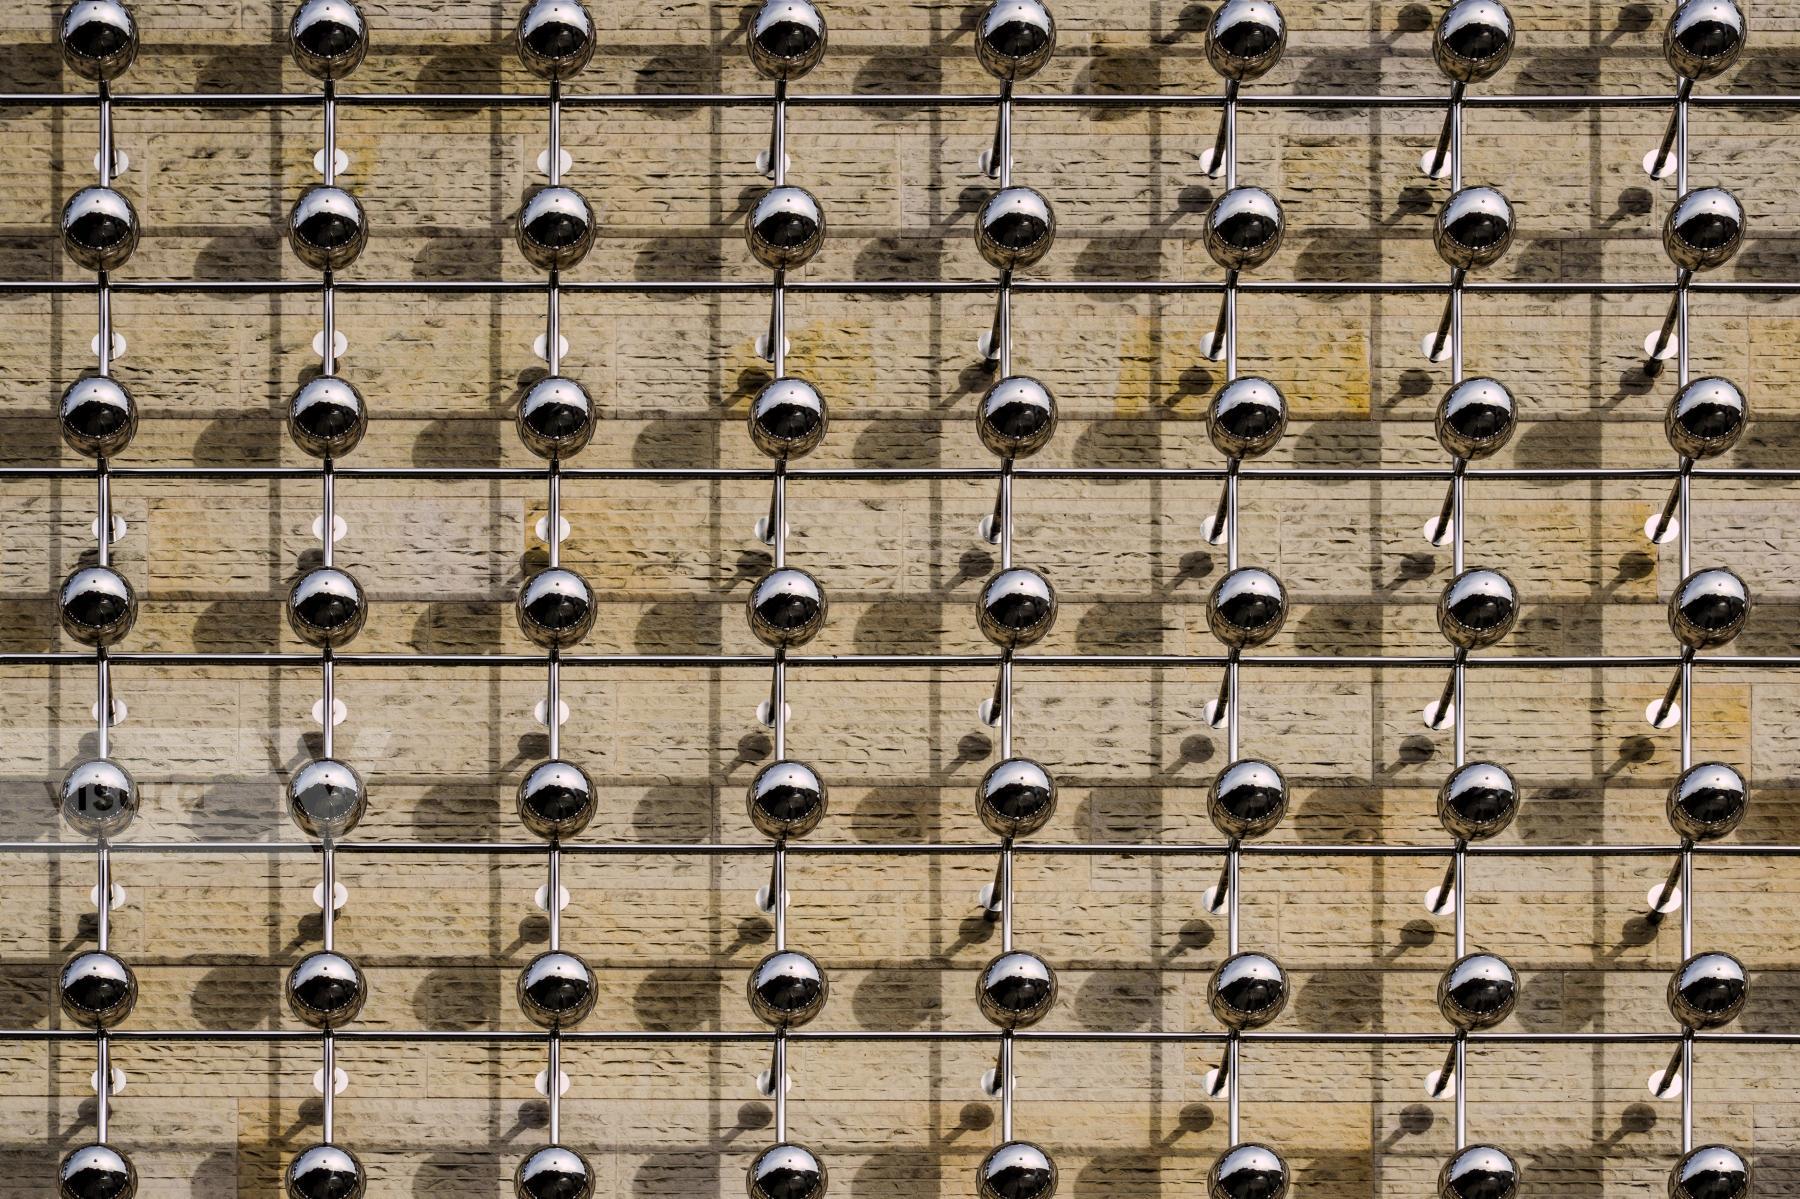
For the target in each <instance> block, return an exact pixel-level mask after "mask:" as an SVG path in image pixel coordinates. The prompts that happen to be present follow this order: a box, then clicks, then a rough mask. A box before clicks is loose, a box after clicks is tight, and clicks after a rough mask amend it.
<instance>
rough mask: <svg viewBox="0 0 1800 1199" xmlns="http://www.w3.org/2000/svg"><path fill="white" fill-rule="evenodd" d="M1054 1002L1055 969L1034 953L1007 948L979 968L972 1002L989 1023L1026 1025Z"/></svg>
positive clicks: (1002, 1025) (1006, 1026)
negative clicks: (978, 976)
mask: <svg viewBox="0 0 1800 1199" xmlns="http://www.w3.org/2000/svg"><path fill="white" fill-rule="evenodd" d="M1055 1003H1056V972H1055V971H1054V970H1052V969H1050V963H1048V962H1046V961H1045V960H1044V959H1043V958H1041V957H1039V956H1038V955H1037V954H1035V953H1026V952H1024V951H1023V950H1017V949H1015V950H1010V951H1008V952H1006V953H1003V954H1000V955H999V956H998V957H995V958H994V959H993V960H991V961H990V962H988V964H987V965H986V966H984V967H983V968H982V971H981V977H980V979H979V980H977V982H976V986H975V1004H976V1006H977V1007H979V1008H980V1009H981V1014H982V1015H983V1016H985V1017H987V1019H988V1022H989V1023H990V1024H994V1025H996V1026H998V1027H1000V1028H1028V1027H1030V1026H1031V1025H1033V1024H1036V1023H1037V1022H1038V1021H1039V1020H1042V1019H1043V1018H1044V1017H1045V1016H1048V1015H1049V1014H1050V1009H1051V1007H1053V1006H1054V1005H1055Z"/></svg>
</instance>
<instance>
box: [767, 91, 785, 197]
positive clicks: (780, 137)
mask: <svg viewBox="0 0 1800 1199" xmlns="http://www.w3.org/2000/svg"><path fill="white" fill-rule="evenodd" d="M769 177H770V178H771V179H773V180H774V181H775V186H776V187H781V186H783V185H784V184H786V183H787V80H785V79H777V80H776V81H775V105H774V112H773V113H772V114H771V117H770V121H769Z"/></svg>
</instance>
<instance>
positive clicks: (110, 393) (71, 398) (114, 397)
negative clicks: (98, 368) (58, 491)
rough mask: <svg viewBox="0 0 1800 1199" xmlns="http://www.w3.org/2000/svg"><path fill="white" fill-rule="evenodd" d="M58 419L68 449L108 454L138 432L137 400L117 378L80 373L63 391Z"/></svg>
mask: <svg viewBox="0 0 1800 1199" xmlns="http://www.w3.org/2000/svg"><path fill="white" fill-rule="evenodd" d="M57 419H58V421H59V423H60V424H61V427H62V436H63V440H64V441H65V442H67V443H68V446H69V448H70V449H72V450H74V451H75V452H76V453H77V454H85V455H86V456H87V457H89V458H111V457H113V456H114V455H116V454H117V453H118V452H119V451H120V450H122V449H124V448H125V447H126V446H128V445H130V444H131V439H132V437H133V436H134V435H136V433H137V427H138V411H137V403H136V402H135V401H134V400H133V399H132V398H131V393H130V392H129V391H126V390H125V387H124V385H123V384H122V383H120V382H119V381H118V380H117V379H114V378H111V377H109V376H107V375H83V376H82V377H81V378H79V379H77V380H75V382H73V383H71V384H69V386H68V388H67V390H65V391H64V392H63V394H62V403H61V404H60V405H58V407H57Z"/></svg>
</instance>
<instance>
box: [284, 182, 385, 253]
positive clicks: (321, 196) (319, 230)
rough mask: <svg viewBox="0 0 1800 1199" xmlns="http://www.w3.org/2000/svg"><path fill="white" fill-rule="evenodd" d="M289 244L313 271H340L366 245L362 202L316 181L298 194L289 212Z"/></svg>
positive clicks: (364, 215)
mask: <svg viewBox="0 0 1800 1199" xmlns="http://www.w3.org/2000/svg"><path fill="white" fill-rule="evenodd" d="M288 244H289V245H290V246H292V247H293V248H294V256H295V257H297V258H298V259H300V261H301V262H304V263H305V264H306V265H307V266H309V267H311V268H312V269H313V270H315V271H341V270H343V269H344V268H345V267H347V266H349V265H350V264H351V263H353V262H355V261H356V258H357V255H359V254H361V253H362V252H363V247H364V246H366V245H368V244H369V219H368V215H367V214H366V213H364V212H363V206H362V201H360V200H358V199H357V198H356V197H355V196H353V195H351V194H350V193H349V192H347V191H345V190H344V189H343V188H341V187H337V186H335V185H333V184H329V183H315V184H314V185H313V186H311V187H309V188H307V189H306V190H305V191H303V192H301V193H300V198H299V199H298V200H295V201H294V210H293V212H291V213H289V214H288Z"/></svg>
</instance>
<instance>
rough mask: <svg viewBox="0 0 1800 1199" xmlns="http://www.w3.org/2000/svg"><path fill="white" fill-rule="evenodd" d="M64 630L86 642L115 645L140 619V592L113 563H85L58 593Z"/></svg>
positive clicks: (85, 643) (66, 580)
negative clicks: (92, 564)
mask: <svg viewBox="0 0 1800 1199" xmlns="http://www.w3.org/2000/svg"><path fill="white" fill-rule="evenodd" d="M57 612H58V614H59V615H60V617H61V620H62V628H63V632H65V633H67V634H68V635H69V636H70V637H73V638H74V639H75V640H76V641H79V642H81V644H83V645H91V646H96V647H100V646H109V645H116V644H117V643H118V642H119V641H121V640H122V639H123V638H124V636H125V634H127V633H129V632H131V626H132V624H133V623H134V622H136V620H137V594H136V592H134V591H132V589H131V584H130V583H127V582H126V581H125V576H124V575H122V574H120V573H119V572H118V571H116V570H114V569H113V568H112V567H110V566H82V567H78V568H77V569H76V570H74V571H73V572H71V573H70V575H69V577H68V578H66V579H64V580H63V585H62V590H61V591H60V592H59V593H58V595H57Z"/></svg>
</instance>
